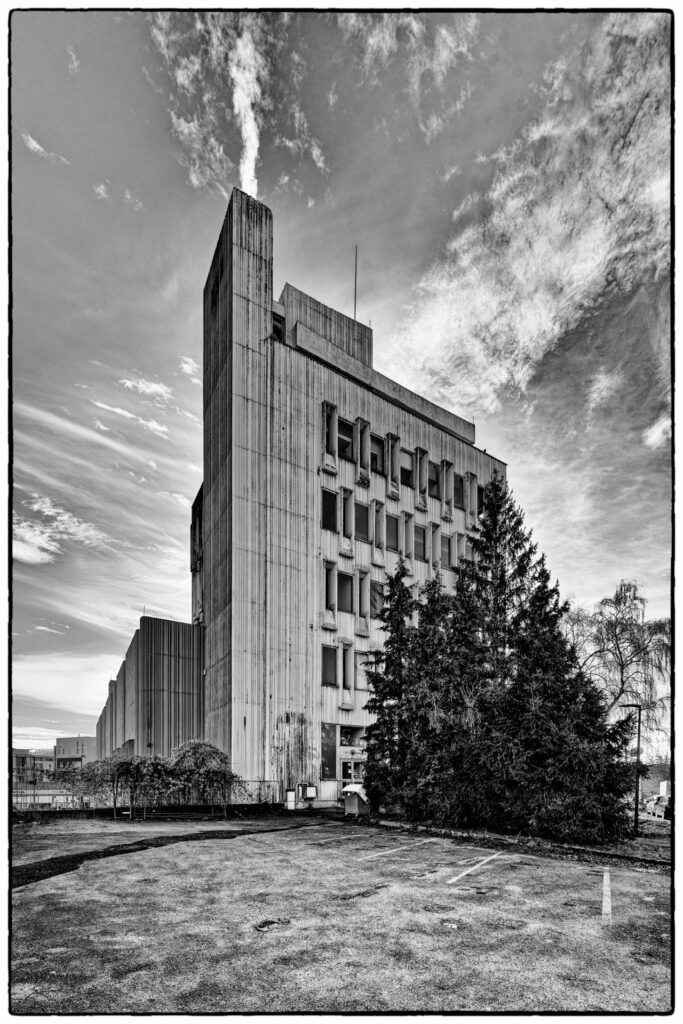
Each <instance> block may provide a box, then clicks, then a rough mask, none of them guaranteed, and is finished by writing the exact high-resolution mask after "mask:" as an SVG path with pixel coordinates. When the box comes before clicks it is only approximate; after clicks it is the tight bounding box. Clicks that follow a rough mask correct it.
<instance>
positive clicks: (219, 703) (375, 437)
mask: <svg viewBox="0 0 683 1024" xmlns="http://www.w3.org/2000/svg"><path fill="white" fill-rule="evenodd" d="M272 252H273V236H272V217H271V213H270V210H268V208H267V207H265V206H264V205H263V204H262V203H259V202H257V201H256V200H254V199H252V198H250V197H249V196H247V195H245V194H244V193H242V192H240V191H238V190H237V189H234V190H233V193H232V197H231V200H230V203H229V206H228V211H227V214H226V217H225V221H224V224H223V228H222V230H221V233H220V237H219V239H218V244H217V246H216V250H215V253H214V256H213V260H212V263H211V268H210V271H209V275H208V278H207V282H206V286H205V289H204V368H203V373H204V480H203V486H202V490H201V491H200V493H199V494H198V496H197V498H196V500H195V502H194V505H193V521H192V560H191V561H192V572H193V585H192V593H193V613H192V618H193V622H195V623H203V627H204V630H205V643H204V661H205V680H204V707H205V718H204V732H205V739H206V740H208V741H209V742H211V743H214V744H216V746H218V747H220V748H221V749H223V750H225V751H227V752H228V753H229V754H230V756H231V758H232V763H233V767H234V769H235V770H236V771H237V772H239V774H240V775H242V777H243V778H244V779H245V780H247V781H248V782H249V783H250V784H251V785H252V787H256V786H257V785H258V786H259V787H260V790H261V792H267V793H269V794H270V795H271V796H272V797H273V798H274V799H278V800H283V799H284V798H285V792H286V790H287V789H291V788H294V787H295V786H297V785H298V784H311V785H314V786H316V787H317V796H318V803H319V804H325V803H334V802H336V800H337V798H338V796H339V793H340V790H341V787H342V785H343V784H344V783H345V782H346V781H349V780H352V779H354V778H356V777H357V774H358V772H359V768H360V765H361V764H362V761H363V736H364V732H365V729H366V727H367V726H368V724H369V723H370V720H371V719H370V716H369V714H368V712H367V711H365V710H364V705H365V703H366V700H367V695H368V691H367V682H366V678H365V672H364V662H365V660H366V659H367V655H368V653H369V652H370V651H372V650H373V649H376V648H379V647H381V644H382V634H381V632H380V631H379V629H378V625H379V623H378V620H377V611H378V609H379V608H380V607H381V602H382V587H383V583H384V581H385V578H386V573H387V572H393V571H394V570H395V568H396V566H397V562H398V558H399V555H402V556H403V558H404V559H405V561H406V563H407V565H408V567H409V572H410V574H411V579H412V581H413V584H414V585H416V586H419V585H420V584H421V583H423V582H424V581H426V580H427V579H429V578H430V577H431V576H432V575H433V573H435V572H436V571H437V570H440V571H441V572H442V574H443V578H444V581H445V584H446V586H450V585H452V569H453V568H454V567H455V566H456V565H457V562H458V559H459V558H460V557H462V556H463V555H464V554H465V553H466V552H467V550H468V532H469V531H470V530H471V528H472V527H473V526H474V524H475V522H476V519H477V514H478V507H479V503H480V501H481V495H482V490H483V485H484V484H485V483H486V482H487V480H488V479H489V478H490V477H491V475H492V474H493V472H494V470H498V472H499V473H501V474H503V475H504V474H505V466H504V464H503V463H501V462H499V461H498V460H497V459H495V458H493V457H492V456H491V455H488V454H486V453H485V452H483V451H480V450H479V449H478V448H476V447H475V444H474V441H475V432H474V425H473V424H472V423H470V422H468V421H466V420H465V419H463V418H461V417H460V416H456V415H454V414H452V413H450V412H447V411H446V410H444V409H441V408H439V407H438V406H436V405H434V404H433V403H432V402H429V401H427V400H426V399H424V398H421V397H419V396H418V395H416V394H414V393H412V392H411V391H409V390H408V389H406V388H404V387H402V386H401V385H399V384H397V383H396V382H395V381H392V380H390V379H389V378H387V377H385V376H383V375H382V374H381V373H378V372H377V371H376V370H374V369H373V366H372V347H373V339H372V331H371V330H370V329H369V328H368V327H366V326H364V325H363V324H361V323H358V322H357V321H355V320H353V319H351V318H350V317H347V316H345V315H344V314H342V313H339V312H337V311H335V310H333V309H330V308H329V307H327V306H325V305H323V304H322V303H321V302H318V301H317V300H316V299H313V298H311V297H310V296H308V295H305V294H304V293H303V292H301V291H299V290H297V289H296V288H294V287H292V286H291V285H289V284H287V285H285V288H284V290H283V292H282V294H281V296H280V298H279V300H278V301H275V300H274V297H273V257H272Z"/></svg>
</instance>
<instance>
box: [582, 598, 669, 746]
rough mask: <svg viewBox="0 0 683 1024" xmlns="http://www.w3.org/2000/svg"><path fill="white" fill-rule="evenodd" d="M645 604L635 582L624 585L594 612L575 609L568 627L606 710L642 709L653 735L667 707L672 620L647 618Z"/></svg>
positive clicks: (583, 666)
mask: <svg viewBox="0 0 683 1024" xmlns="http://www.w3.org/2000/svg"><path fill="white" fill-rule="evenodd" d="M646 603H647V602H646V600H645V597H644V596H643V593H642V590H641V588H640V586H639V584H638V583H637V582H636V581H632V580H622V581H621V582H620V583H619V585H618V587H617V588H616V590H615V592H614V595H613V596H612V597H605V598H603V600H602V601H600V602H599V604H598V605H597V606H596V608H595V609H594V611H592V612H591V611H587V610H586V609H585V608H580V607H577V606H575V605H574V606H572V608H571V609H570V610H569V612H568V613H567V615H566V616H565V620H564V627H565V632H566V635H567V638H568V639H569V640H570V641H571V643H572V644H573V645H574V649H575V651H576V655H577V658H578V661H579V665H580V667H581V668H582V669H583V670H584V672H586V673H587V674H588V675H590V676H591V677H592V678H593V680H594V681H595V682H596V683H598V684H599V685H600V686H601V688H602V690H603V692H604V694H605V697H606V699H607V705H608V709H609V710H610V711H612V710H613V709H614V708H616V706H617V705H618V704H622V705H623V704H640V705H641V706H642V708H643V722H644V725H645V728H646V729H648V730H651V731H652V730H657V729H661V728H662V723H663V720H664V718H665V716H666V712H667V709H668V706H669V671H670V664H671V620H670V619H646V618H645V607H646Z"/></svg>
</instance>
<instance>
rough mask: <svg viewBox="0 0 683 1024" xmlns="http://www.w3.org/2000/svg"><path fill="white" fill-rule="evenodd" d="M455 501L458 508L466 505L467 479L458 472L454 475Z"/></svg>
mask: <svg viewBox="0 0 683 1024" xmlns="http://www.w3.org/2000/svg"><path fill="white" fill-rule="evenodd" d="M453 503H454V504H455V506H456V508H464V507H465V481H464V479H463V477H461V476H458V474H457V473H455V474H454V476H453Z"/></svg>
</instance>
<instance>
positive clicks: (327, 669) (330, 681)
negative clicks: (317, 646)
mask: <svg viewBox="0 0 683 1024" xmlns="http://www.w3.org/2000/svg"><path fill="white" fill-rule="evenodd" d="M336 685H337V648H336V647H325V646H323V686H336Z"/></svg>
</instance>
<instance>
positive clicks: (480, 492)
mask: <svg viewBox="0 0 683 1024" xmlns="http://www.w3.org/2000/svg"><path fill="white" fill-rule="evenodd" d="M483 511H484V488H483V487H482V486H481V484H480V485H479V486H478V487H477V515H478V516H480V515H481V514H482V512H483Z"/></svg>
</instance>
